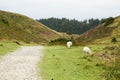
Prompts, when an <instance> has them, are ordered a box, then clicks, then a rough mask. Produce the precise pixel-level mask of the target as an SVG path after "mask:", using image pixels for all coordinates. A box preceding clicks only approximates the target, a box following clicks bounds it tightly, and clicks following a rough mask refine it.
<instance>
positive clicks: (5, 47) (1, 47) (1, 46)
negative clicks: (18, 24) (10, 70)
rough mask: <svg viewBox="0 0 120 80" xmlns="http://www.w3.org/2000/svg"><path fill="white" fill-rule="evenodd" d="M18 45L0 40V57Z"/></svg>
mask: <svg viewBox="0 0 120 80" xmlns="http://www.w3.org/2000/svg"><path fill="white" fill-rule="evenodd" d="M18 47H19V46H18V45H17V44H15V43H11V42H0V57H1V56H4V55H5V54H8V53H9V52H12V51H14V50H16V49H17V48H18Z"/></svg>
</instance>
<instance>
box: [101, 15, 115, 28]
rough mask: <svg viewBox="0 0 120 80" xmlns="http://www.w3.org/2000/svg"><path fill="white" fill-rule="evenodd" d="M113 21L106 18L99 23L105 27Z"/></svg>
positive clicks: (110, 18) (111, 18)
mask: <svg viewBox="0 0 120 80" xmlns="http://www.w3.org/2000/svg"><path fill="white" fill-rule="evenodd" d="M113 21H114V18H113V17H109V18H106V19H102V20H101V23H102V24H103V23H104V26H107V25H109V24H111V23H113Z"/></svg>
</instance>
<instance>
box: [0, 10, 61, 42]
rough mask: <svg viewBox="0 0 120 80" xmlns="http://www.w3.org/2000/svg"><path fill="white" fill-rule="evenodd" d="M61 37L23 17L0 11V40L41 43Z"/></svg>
mask: <svg viewBox="0 0 120 80" xmlns="http://www.w3.org/2000/svg"><path fill="white" fill-rule="evenodd" d="M60 37H62V35H61V34H60V33H58V32H56V31H54V30H51V29H49V28H47V27H46V26H45V25H43V24H41V23H39V22H37V21H35V20H33V19H31V18H29V17H27V16H24V15H20V14H16V13H11V12H6V11H1V10H0V40H17V41H22V42H27V43H30V42H35V43H43V42H48V41H50V40H53V39H56V38H60Z"/></svg>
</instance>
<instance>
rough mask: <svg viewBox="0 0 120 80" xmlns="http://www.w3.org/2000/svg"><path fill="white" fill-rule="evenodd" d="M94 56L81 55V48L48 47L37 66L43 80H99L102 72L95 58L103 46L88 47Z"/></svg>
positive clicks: (98, 61) (100, 65)
mask: <svg viewBox="0 0 120 80" xmlns="http://www.w3.org/2000/svg"><path fill="white" fill-rule="evenodd" d="M90 47H91V49H92V51H94V54H95V55H94V56H92V57H91V56H88V57H86V55H85V54H84V53H83V51H82V48H83V47H82V46H81V47H72V48H70V49H68V48H66V47H64V46H49V47H46V49H45V52H44V53H45V54H44V57H43V60H42V62H40V63H39V64H38V67H39V71H40V72H39V74H40V75H41V76H42V78H43V80H101V78H102V76H101V74H102V72H103V71H104V69H103V66H102V64H101V63H100V60H99V59H98V57H97V56H96V55H97V53H98V51H100V50H101V49H102V47H103V46H90Z"/></svg>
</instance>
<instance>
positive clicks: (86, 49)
mask: <svg viewBox="0 0 120 80" xmlns="http://www.w3.org/2000/svg"><path fill="white" fill-rule="evenodd" d="M83 52H84V53H86V54H90V55H92V54H93V53H92V52H91V50H90V48H89V47H84V48H83Z"/></svg>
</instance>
